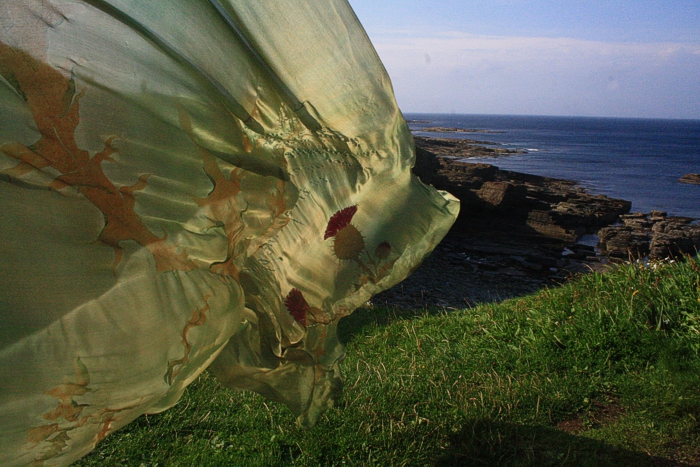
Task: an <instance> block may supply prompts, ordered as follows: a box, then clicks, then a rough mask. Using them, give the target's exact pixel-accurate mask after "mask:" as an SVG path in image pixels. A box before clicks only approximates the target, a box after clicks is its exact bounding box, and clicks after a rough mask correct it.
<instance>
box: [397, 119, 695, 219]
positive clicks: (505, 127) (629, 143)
mask: <svg viewBox="0 0 700 467" xmlns="http://www.w3.org/2000/svg"><path fill="white" fill-rule="evenodd" d="M404 116H405V118H406V119H407V120H409V126H410V128H411V129H412V130H416V131H415V134H417V135H426V136H441V137H450V138H463V139H476V140H485V141H493V142H496V143H501V144H504V145H506V147H507V148H518V149H525V150H527V153H526V154H519V155H515V156H510V157H504V158H500V159H488V160H477V159H470V160H469V162H486V163H489V164H493V165H495V166H498V167H499V168H501V169H504V170H513V171H517V172H525V173H531V174H535V175H543V176H548V177H556V178H564V179H569V180H575V181H577V182H579V183H580V184H581V185H582V186H584V187H585V188H587V189H588V191H589V192H591V193H596V194H597V193H602V194H605V195H608V196H611V197H614V198H622V199H626V200H629V201H632V210H633V211H638V212H649V211H651V210H652V209H658V210H662V211H667V212H668V213H669V214H671V215H681V216H690V217H695V218H700V185H687V184H683V183H679V182H678V179H679V178H680V177H681V176H682V175H683V174H686V173H700V120H651V119H618V118H589V117H536V116H514V115H455V114H445V115H443V114H405V115H404ZM411 120H416V121H420V122H410V121H411ZM430 126H442V127H449V128H463V129H480V130H486V131H485V132H483V133H425V132H420V131H419V130H420V129H421V128H427V127H430ZM491 131H495V133H491Z"/></svg>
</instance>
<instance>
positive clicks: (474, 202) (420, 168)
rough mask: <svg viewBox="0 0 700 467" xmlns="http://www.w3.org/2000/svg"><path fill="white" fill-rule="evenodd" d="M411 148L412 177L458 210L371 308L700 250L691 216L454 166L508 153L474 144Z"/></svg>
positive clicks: (502, 294) (425, 142)
mask: <svg viewBox="0 0 700 467" xmlns="http://www.w3.org/2000/svg"><path fill="white" fill-rule="evenodd" d="M415 142H416V153H417V154H416V165H415V167H414V173H415V174H416V175H417V176H419V177H420V178H421V180H423V181H424V182H425V183H429V184H432V185H433V186H435V187H436V188H438V189H440V190H446V191H449V192H450V193H452V194H453V195H455V196H456V197H457V198H459V199H460V201H461V203H462V208H461V212H460V215H459V217H458V219H457V222H456V223H455V225H454V227H453V228H452V230H451V231H450V233H449V234H448V235H447V237H446V238H445V240H444V241H443V242H442V243H441V244H440V245H438V247H437V248H436V249H435V251H434V252H433V253H432V254H431V255H430V256H429V257H428V258H427V259H426V260H425V261H424V262H423V264H422V265H421V266H420V267H419V268H418V269H417V270H416V271H415V272H414V273H413V275H411V276H410V277H409V278H407V279H406V280H405V281H403V282H402V283H401V284H399V285H398V286H396V287H394V288H392V289H390V290H388V291H386V292H383V293H381V294H378V295H377V296H375V297H373V298H372V300H371V303H372V304H373V305H381V306H390V307H400V308H427V307H443V308H446V309H455V308H464V307H467V306H473V305H475V304H477V303H482V302H490V301H500V300H504V299H508V298H513V297H517V296H521V295H525V294H528V293H532V292H534V291H536V290H538V289H540V288H543V287H547V286H551V285H556V284H560V283H563V282H565V281H567V280H568V279H569V278H571V277H572V276H574V275H577V274H581V273H586V272H589V271H596V270H604V269H605V268H606V267H608V264H609V263H610V262H614V261H619V260H620V259H624V260H626V259H630V258H632V257H635V255H636V257H649V258H650V259H660V258H665V257H667V256H679V255H682V254H684V253H693V252H694V251H696V249H697V248H700V226H698V225H697V224H694V223H693V221H694V219H689V218H679V217H673V216H667V215H666V214H665V213H658V212H655V213H650V214H639V213H632V214H630V213H629V211H630V209H631V203H630V202H629V201H625V200H620V199H614V198H609V197H607V196H603V195H593V194H590V193H588V192H587V191H586V190H584V189H583V188H581V187H580V186H578V185H577V184H576V183H575V182H572V181H569V180H560V179H554V178H547V177H540V176H535V175H529V174H523V173H518V172H510V171H506V170H500V169H499V168H498V167H496V166H493V165H490V164H483V163H469V162H463V161H460V160H459V159H462V158H465V157H485V156H486V157H488V156H491V157H501V156H503V155H507V154H508V152H507V151H511V150H503V149H502V150H501V151H503V152H496V153H489V152H484V150H485V149H486V150H492V149H494V148H485V147H483V146H481V145H482V144H488V145H492V144H493V145H495V143H489V142H481V141H470V140H449V139H444V138H428V137H420V136H416V137H415ZM495 149H500V148H495ZM465 154H471V155H467V156H465ZM596 234H598V235H599V237H600V240H601V243H600V245H598V244H597V240H598V237H596V236H595V235H596ZM645 242H646V245H647V246H646V247H645V246H643V245H644V244H645ZM598 246H599V247H600V248H597V247H598Z"/></svg>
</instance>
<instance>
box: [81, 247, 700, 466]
mask: <svg viewBox="0 0 700 467" xmlns="http://www.w3.org/2000/svg"><path fill="white" fill-rule="evenodd" d="M396 313H398V312H389V311H386V310H379V309H361V310H358V311H357V312H356V313H355V314H354V315H353V316H351V317H349V318H346V319H345V320H344V321H343V322H341V324H342V326H341V333H342V337H343V338H344V341H346V342H348V345H347V347H348V358H347V359H346V360H345V362H344V363H343V369H344V372H345V379H346V388H345V395H344V399H343V401H342V402H341V403H340V404H339V406H338V407H337V408H335V409H333V410H331V411H330V412H329V413H328V414H327V416H324V417H323V418H322V419H321V421H320V422H319V424H318V426H317V427H316V428H314V429H313V430H311V431H308V432H305V431H303V430H300V429H298V428H297V427H296V426H295V424H294V417H293V416H292V415H291V414H290V412H289V411H288V410H287V409H286V408H285V407H284V406H281V405H279V404H274V403H270V402H265V401H264V400H263V399H262V398H261V397H260V396H257V395H255V394H251V393H236V392H233V391H229V390H227V389H225V388H223V387H221V386H220V385H219V384H218V383H217V382H216V380H215V379H214V378H213V377H212V376H210V375H209V374H208V373H205V374H204V375H203V376H202V377H201V378H200V379H199V381H197V382H196V383H195V384H193V385H192V386H191V387H190V388H189V389H188V392H187V393H186V395H185V396H184V397H183V400H182V401H180V403H179V404H178V405H177V406H175V407H174V408H172V409H170V410H169V411H167V412H165V413H163V414H160V415H157V416H148V417H145V416H144V417H141V418H140V419H138V420H137V421H135V422H134V423H132V424H131V425H129V426H127V427H126V428H124V429H122V430H120V431H118V432H116V433H115V434H113V435H111V436H110V437H108V438H107V439H106V440H105V441H104V442H103V443H101V444H100V446H99V447H98V449H97V450H96V451H95V452H93V453H92V454H90V456H88V457H87V458H85V459H83V460H82V461H81V463H80V464H79V465H120V464H121V465H142V464H143V465H155V464H158V465H183V466H189V465H245V466H249V465H383V466H388V465H416V466H419V465H483V466H490V465H537V466H545V465H590V466H603V465H611V466H612V465H615V466H617V465H633V464H634V465H638V466H643V465H696V464H700V424H699V423H698V421H699V420H700V391H699V389H700V261H699V260H697V259H696V260H694V261H689V262H685V263H683V264H674V265H663V266H659V267H656V268H648V267H647V268H643V267H639V266H625V267H621V268H619V269H618V270H616V271H614V272H609V273H606V274H603V275H601V274H591V275H587V276H584V277H581V278H579V279H577V280H576V281H573V282H572V283H571V284H569V285H566V286H564V287H560V288H556V289H551V290H545V291H542V292H540V293H537V294H535V295H532V296H528V297H525V298H521V299H515V300H510V301H507V302H504V303H502V304H499V305H484V306H480V307H477V308H474V309H470V310H464V311H459V312H452V313H450V314H443V313H439V312H434V313H424V312H420V313H418V312H415V313H403V314H396ZM670 459H673V461H671V460H670Z"/></svg>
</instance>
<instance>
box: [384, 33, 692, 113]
mask: <svg viewBox="0 0 700 467" xmlns="http://www.w3.org/2000/svg"><path fill="white" fill-rule="evenodd" d="M375 47H376V48H377V51H378V53H379V55H380V57H381V58H382V60H383V61H384V64H385V66H386V68H387V70H388V71H389V74H390V75H391V77H392V82H393V83H394V86H395V90H396V93H397V98H398V100H399V105H401V106H402V108H403V109H404V111H409V112H410V111H431V112H440V111H450V110H452V109H456V110H457V111H460V112H469V113H471V112H474V113H482V112H484V113H548V114H565V115H571V114H581V115H605V116H648V117H673V116H677V117H681V118H700V82H698V80H697V76H700V44H693V43H627V42H625V43H615V42H601V41H587V40H581V39H571V38H549V37H504V36H479V35H471V34H464V33H460V32H445V33H440V34H433V35H430V36H420V35H415V34H414V35H408V34H400V35H385V36H379V37H375ZM427 56H429V57H430V60H426V57H427ZM544 104H547V105H544Z"/></svg>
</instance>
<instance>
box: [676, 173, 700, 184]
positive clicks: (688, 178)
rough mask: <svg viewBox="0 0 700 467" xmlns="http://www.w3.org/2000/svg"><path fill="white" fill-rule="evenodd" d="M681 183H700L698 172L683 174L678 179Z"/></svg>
mask: <svg viewBox="0 0 700 467" xmlns="http://www.w3.org/2000/svg"><path fill="white" fill-rule="evenodd" d="M678 181H679V182H681V183H689V184H691V185H700V174H685V175H683V176H682V177H681V178H679V179H678Z"/></svg>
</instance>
